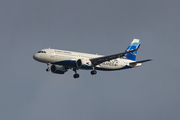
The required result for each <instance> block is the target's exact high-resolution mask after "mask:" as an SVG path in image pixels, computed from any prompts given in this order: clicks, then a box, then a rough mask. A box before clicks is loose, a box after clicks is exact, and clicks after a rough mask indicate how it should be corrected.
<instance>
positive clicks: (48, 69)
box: [46, 63, 51, 72]
mask: <svg viewBox="0 0 180 120" xmlns="http://www.w3.org/2000/svg"><path fill="white" fill-rule="evenodd" d="M50 65H51V63H47V66H48V68H47V69H46V71H47V72H48V71H50V68H49V67H50Z"/></svg>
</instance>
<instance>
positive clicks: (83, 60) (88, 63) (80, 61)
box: [76, 59, 92, 68]
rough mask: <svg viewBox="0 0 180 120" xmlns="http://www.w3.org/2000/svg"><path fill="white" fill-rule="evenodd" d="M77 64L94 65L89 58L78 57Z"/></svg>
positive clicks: (78, 65)
mask: <svg viewBox="0 0 180 120" xmlns="http://www.w3.org/2000/svg"><path fill="white" fill-rule="evenodd" d="M76 66H77V67H79V68H80V67H85V66H92V63H91V61H90V60H89V59H78V60H77V61H76Z"/></svg>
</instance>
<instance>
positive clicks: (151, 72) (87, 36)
mask: <svg viewBox="0 0 180 120" xmlns="http://www.w3.org/2000/svg"><path fill="white" fill-rule="evenodd" d="M179 5H180V1H179V0H1V1H0V55H1V57H0V58H1V62H0V66H1V71H0V120H180V93H179V92H180V79H179V78H180V65H179V59H180V56H179V46H180V14H179V11H180V7H179ZM134 38H138V39H140V40H141V41H142V45H141V47H140V49H139V50H138V56H137V60H143V59H149V58H152V59H153V61H152V62H147V63H144V64H143V66H141V67H138V68H134V69H129V70H123V71H114V72H102V71H98V74H97V75H95V76H92V75H90V71H82V70H80V71H78V73H79V74H80V78H79V79H74V78H73V74H74V72H73V71H71V70H69V71H68V72H67V73H65V75H56V74H53V73H51V72H49V73H47V72H46V71H45V69H46V67H47V66H46V64H42V63H38V62H37V61H35V60H33V58H32V56H33V54H35V53H36V52H37V51H38V50H41V49H43V48H49V47H51V48H57V49H63V50H72V51H77V52H86V53H94V54H95V53H98V54H103V55H110V54H114V53H120V52H123V51H124V50H125V49H126V48H127V47H128V45H129V44H130V42H131V41H132V40H133V39H134Z"/></svg>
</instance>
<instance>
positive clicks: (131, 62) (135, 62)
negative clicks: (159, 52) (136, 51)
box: [129, 59, 152, 65]
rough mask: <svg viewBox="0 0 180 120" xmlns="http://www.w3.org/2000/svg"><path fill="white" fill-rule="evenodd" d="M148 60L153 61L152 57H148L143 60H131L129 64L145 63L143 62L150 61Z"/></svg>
mask: <svg viewBox="0 0 180 120" xmlns="http://www.w3.org/2000/svg"><path fill="white" fill-rule="evenodd" d="M148 61H152V59H147V60H141V61H136V62H131V63H129V65H135V64H137V63H143V62H148Z"/></svg>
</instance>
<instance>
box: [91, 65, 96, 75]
mask: <svg viewBox="0 0 180 120" xmlns="http://www.w3.org/2000/svg"><path fill="white" fill-rule="evenodd" d="M95 74H97V71H96V70H95V69H94V67H93V70H92V71H91V75H95Z"/></svg>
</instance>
